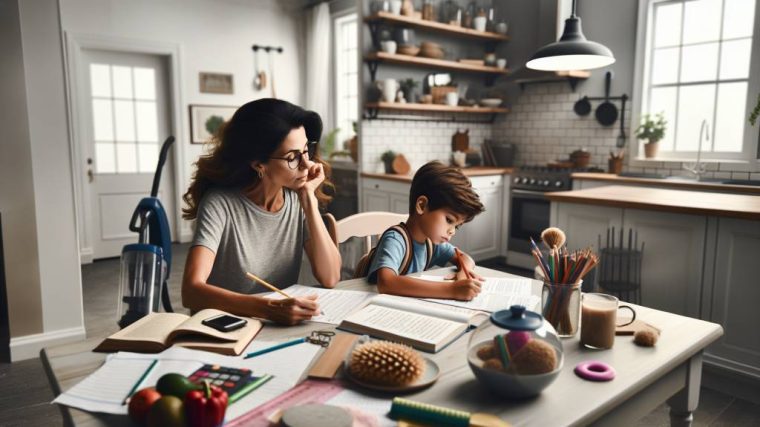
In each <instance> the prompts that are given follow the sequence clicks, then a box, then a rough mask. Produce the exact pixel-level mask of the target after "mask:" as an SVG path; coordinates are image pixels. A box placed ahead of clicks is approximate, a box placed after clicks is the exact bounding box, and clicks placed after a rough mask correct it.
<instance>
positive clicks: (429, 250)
mask: <svg viewBox="0 0 760 427" xmlns="http://www.w3.org/2000/svg"><path fill="white" fill-rule="evenodd" d="M425 247H426V248H427V252H426V254H427V260H425V270H428V269H430V267H432V266H431V264H432V262H433V251H434V250H435V246H434V245H433V241H432V240H430V239H425Z"/></svg>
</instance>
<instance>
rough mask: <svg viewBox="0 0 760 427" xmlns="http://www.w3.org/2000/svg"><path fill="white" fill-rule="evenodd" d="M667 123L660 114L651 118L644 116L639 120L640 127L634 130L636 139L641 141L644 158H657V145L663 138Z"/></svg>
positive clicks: (648, 115)
mask: <svg viewBox="0 0 760 427" xmlns="http://www.w3.org/2000/svg"><path fill="white" fill-rule="evenodd" d="M667 124H668V122H667V121H665V117H664V116H663V114H662V113H659V114H657V115H656V116H654V117H652V116H651V115H650V114H645V115H644V117H643V118H642V120H641V125H639V127H638V128H637V129H636V138H638V139H643V140H644V141H645V142H644V157H646V158H647V159H651V158H654V157H656V156H657V143H658V142H659V141H660V140H661V139H662V138H663V137H664V136H665V129H666V128H667V126H666V125H667Z"/></svg>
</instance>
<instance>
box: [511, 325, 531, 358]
mask: <svg viewBox="0 0 760 427" xmlns="http://www.w3.org/2000/svg"><path fill="white" fill-rule="evenodd" d="M505 338H506V341H507V347H508V348H509V354H515V353H517V352H518V351H520V349H521V348H523V346H524V345H525V344H527V343H528V341H530V340H531V339H532V338H531V336H530V332H527V331H511V332H509V333H508V334H507V335H506V337H505Z"/></svg>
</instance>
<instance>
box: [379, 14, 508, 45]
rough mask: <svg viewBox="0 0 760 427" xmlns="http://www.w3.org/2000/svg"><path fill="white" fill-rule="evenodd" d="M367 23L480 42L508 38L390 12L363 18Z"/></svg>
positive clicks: (502, 35)
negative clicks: (408, 28)
mask: <svg viewBox="0 0 760 427" xmlns="http://www.w3.org/2000/svg"><path fill="white" fill-rule="evenodd" d="M364 20H365V21H367V22H373V21H380V22H384V23H387V24H399V25H411V26H414V27H417V28H424V29H426V30H431V31H437V32H442V33H447V34H453V35H457V36H463V37H471V38H476V39H481V40H487V41H494V42H501V41H508V40H509V36H507V35H505V34H499V33H493V32H487V31H476V30H473V29H472V28H464V27H459V26H456V25H449V24H444V23H441V22H436V21H426V20H423V19H416V18H411V17H408V16H404V15H394V14H392V13H390V12H378V13H377V14H375V15H372V16H368V17H366V18H364Z"/></svg>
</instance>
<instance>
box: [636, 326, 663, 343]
mask: <svg viewBox="0 0 760 427" xmlns="http://www.w3.org/2000/svg"><path fill="white" fill-rule="evenodd" d="M659 337H660V334H658V333H657V331H655V330H654V329H650V328H644V329H639V330H638V331H636V333H635V334H633V343H634V344H636V345H638V346H641V347H654V345H655V344H657V339H658V338H659Z"/></svg>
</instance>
